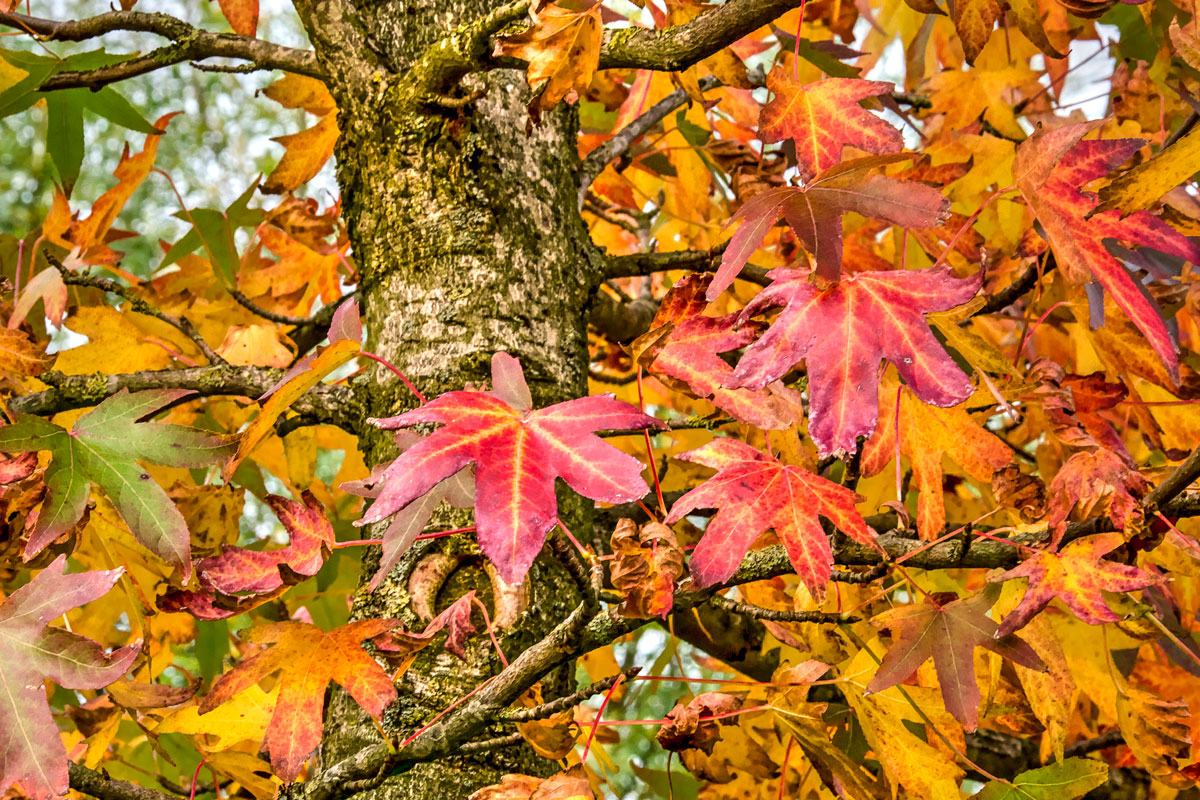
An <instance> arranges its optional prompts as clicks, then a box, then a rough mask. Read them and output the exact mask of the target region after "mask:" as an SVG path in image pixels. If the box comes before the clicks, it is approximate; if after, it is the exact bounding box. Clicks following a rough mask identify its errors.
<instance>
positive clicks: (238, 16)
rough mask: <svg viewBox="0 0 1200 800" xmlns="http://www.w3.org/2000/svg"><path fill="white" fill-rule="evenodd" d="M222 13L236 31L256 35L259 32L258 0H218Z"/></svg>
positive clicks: (245, 34) (246, 34)
mask: <svg viewBox="0 0 1200 800" xmlns="http://www.w3.org/2000/svg"><path fill="white" fill-rule="evenodd" d="M217 2H218V4H219V5H220V6H221V13H222V14H224V15H225V19H227V20H229V27H231V28H233V32H234V33H240V34H241V35H243V36H254V35H256V34H257V33H258V0H217Z"/></svg>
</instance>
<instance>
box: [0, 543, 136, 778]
mask: <svg viewBox="0 0 1200 800" xmlns="http://www.w3.org/2000/svg"><path fill="white" fill-rule="evenodd" d="M66 565H67V559H66V556H59V557H58V558H56V559H54V561H53V562H52V563H51V564H50V566H48V567H46V569H44V570H42V571H41V572H39V573H38V574H37V575H36V576H35V577H34V578H33V580H31V581H30V582H29V583H28V584H26V585H25V586H23V587H22V588H20V589H18V590H17V591H15V592H13V593H12V594H11V595H10V596H9V597H8V599H7V600H5V601H3V603H2V604H0V685H3V686H4V688H5V691H4V692H3V693H0V732H2V733H0V792H6V791H8V790H9V789H10V788H11V787H12V785H13V783H15V782H19V783H20V784H21V789H23V790H24V794H25V795H26V796H28V797H31V798H33V800H50V798H53V797H58V796H60V795H63V794H66V792H67V752H66V749H65V748H64V747H63V742H62V739H61V738H60V736H59V732H58V726H57V725H56V724H55V722H54V718H53V717H52V716H51V714H50V706H49V705H48V704H47V703H46V693H45V691H44V690H43V688H42V681H43V680H45V679H47V678H49V679H50V680H52V681H54V682H55V683H57V684H58V685H59V686H62V687H63V688H65V689H99V688H100V687H102V686H107V685H108V684H110V683H112V682H113V681H115V680H117V679H118V678H120V677H121V676H122V675H124V674H125V672H126V671H127V670H128V669H129V667H130V665H131V664H132V663H133V660H134V659H135V658H136V657H137V654H138V650H139V649H140V643H138V644H132V645H129V646H128V647H123V648H121V649H120V650H117V651H116V652H114V653H111V654H109V655H106V654H105V652H104V648H103V647H101V646H100V645H99V644H97V643H96V642H94V641H92V640H91V639H88V638H86V637H83V636H79V635H78V634H74V633H71V632H70V631H67V630H65V629H63V628H54V627H47V626H48V624H49V623H50V622H51V621H52V620H53V619H55V618H56V617H59V616H61V615H62V614H64V613H66V612H67V611H69V610H71V609H73V608H77V607H79V606H81V605H83V604H84V603H88V602H91V601H93V600H96V599H97V598H99V597H100V596H101V595H103V594H104V593H105V592H107V591H108V590H109V589H111V588H112V587H113V585H114V584H115V583H116V582H117V579H118V578H119V577H120V576H121V570H119V569H117V570H109V571H103V572H84V573H80V574H76V575H66V574H64V572H65V570H66Z"/></svg>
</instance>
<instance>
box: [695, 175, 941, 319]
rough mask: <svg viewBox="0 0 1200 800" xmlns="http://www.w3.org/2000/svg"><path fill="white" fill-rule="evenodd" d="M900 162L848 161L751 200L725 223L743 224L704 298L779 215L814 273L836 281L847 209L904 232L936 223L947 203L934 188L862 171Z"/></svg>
mask: <svg viewBox="0 0 1200 800" xmlns="http://www.w3.org/2000/svg"><path fill="white" fill-rule="evenodd" d="M904 158H905V156H896V157H893V158H879V157H872V158H864V159H859V160H857V161H848V162H846V163H845V164H841V165H839V166H837V167H834V168H833V169H830V170H828V171H826V172H823V173H822V174H821V175H819V176H818V177H817V178H816V179H814V180H812V181H810V182H809V184H808V185H807V186H805V187H803V188H800V187H796V186H782V187H780V188H778V189H769V190H767V191H765V192H762V193H760V194H757V195H755V196H754V197H752V198H751V199H750V200H748V201H747V202H746V203H745V204H744V205H743V206H742V207H741V208H740V209H738V212H737V214H735V215H734V216H733V219H731V220H730V224H731V225H732V224H733V223H734V222H737V221H738V220H741V221H742V225H741V227H740V228H738V229H737V231H736V232H734V234H733V236H732V237H731V238H730V240H729V246H728V247H727V248H726V249H725V254H724V255H723V256H722V257H721V266H720V268H719V269H718V270H717V277H716V278H715V279H714V280H713V282H712V285H711V286H709V287H708V295H707V297H708V299H709V300H715V299H716V298H717V297H718V296H719V295H720V294H721V292H723V291H725V290H726V289H727V288H729V284H731V283H733V279H734V278H736V277H737V276H738V273H740V272H741V271H742V267H744V266H745V265H746V262H747V261H749V260H750V256H751V255H753V254H754V251H755V250H757V249H758V246H759V245H760V244H762V240H763V238H764V237H765V236H766V235H767V231H768V230H770V229H771V227H772V226H773V225H774V224H775V223H776V222H778V221H779V218H780V217H782V218H784V219H786V220H787V222H788V224H789V225H791V226H792V229H793V230H794V231H795V232H796V236H797V237H798V238H799V239H800V242H801V243H802V244H803V245H804V247H805V248H806V249H807V250H808V252H809V253H811V254H812V256H813V258H814V259H815V260H816V263H817V274H819V275H820V276H821V277H823V278H825V279H826V280H830V281H835V280H837V279H838V276H839V275H840V274H841V270H842V215H843V214H845V213H846V212H847V211H856V212H858V213H859V214H862V215H863V216H864V217H871V218H872V219H881V220H884V221H885V222H890V223H892V224H893V225H900V226H902V227H905V228H932V227H935V226H937V225H940V224H941V223H942V222H943V221H944V220H945V219H946V217H947V216H948V214H949V212H950V201H949V200H948V199H947V198H946V197H944V196H943V195H942V193H941V192H940V191H939V190H938V189H935V188H933V187H932V186H926V185H925V184H923V183H916V182H914V181H900V180H896V179H895V178H889V177H887V176H886V175H876V174H872V173H869V172H865V170H866V169H869V168H871V167H874V166H879V165H880V164H881V163H887V162H889V161H894V160H897V159H900V160H903V159H904Z"/></svg>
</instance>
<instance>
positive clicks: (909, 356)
mask: <svg viewBox="0 0 1200 800" xmlns="http://www.w3.org/2000/svg"><path fill="white" fill-rule="evenodd" d="M771 275H772V279H773V283H772V284H771V285H770V286H768V287H767V288H766V289H763V290H762V291H761V292H759V293H758V295H757V296H756V297H755V298H754V299H753V300H752V301H750V303H749V305H747V306H746V307H745V308H744V309H742V312H741V316H740V317H739V321H742V322H744V321H746V320H749V319H750V318H751V317H753V316H754V315H755V314H759V313H761V312H763V311H765V310H767V309H769V308H773V307H776V306H783V310H782V311H781V312H780V314H779V318H778V319H777V320H776V321H775V323H774V324H773V325H772V326H771V327H770V328H769V329H768V330H767V332H766V333H765V334H763V336H762V338H761V339H759V340H758V341H757V342H755V343H754V344H753V345H751V346H750V347H748V348H747V349H746V354H745V355H744V356H742V360H741V361H740V362H739V363H738V365H737V368H736V369H735V370H734V371H733V375H732V376H731V377H730V378H729V379H728V380H727V381H726V382H725V385H726V386H727V387H729V388H738V387H742V386H745V387H749V388H751V389H757V388H761V387H763V386H765V385H766V384H768V383H770V382H771V381H775V380H778V379H779V378H780V377H782V376H783V375H784V374H785V373H786V372H788V371H789V370H790V369H791V368H792V367H793V366H795V365H796V364H798V363H799V362H800V361H802V360H803V361H805V364H806V368H807V371H808V391H809V425H808V428H809V434H810V435H811V436H812V439H813V441H814V442H816V443H817V447H818V449H819V450H820V452H821V454H822V455H825V454H828V453H838V452H853V451H854V449H855V440H856V439H857V438H858V437H859V436H870V435H871V432H872V431H874V430H875V421H876V416H877V414H878V406H879V400H878V389H879V378H878V372H879V362H880V361H882V360H884V359H886V360H887V361H890V362H891V363H892V364H893V365H894V366H895V367H896V370H897V372H899V373H900V377H901V378H903V379H904V382H905V383H906V384H908V386H909V388H910V389H911V390H912V391H913V393H914V394H915V395H916V396H917V397H918V398H920V399H921V400H922V401H924V402H926V403H932V404H933V405H936V406H943V407H945V406H953V405H956V404H958V403H961V402H962V401H963V400H966V399H967V398H968V397H969V396H970V395H971V392H972V385H971V380H970V378H968V377H967V376H966V374H965V373H964V372H963V371H962V370H961V369H959V368H958V365H956V364H955V363H954V360H953V359H952V358H950V356H949V355H948V354H947V353H946V351H945V350H944V349H943V348H942V346H941V344H939V343H938V341H937V339H936V338H934V335H933V332H932V331H931V330H930V329H929V325H928V324H926V322H925V319H924V318H923V316H922V315H923V314H924V313H927V312H930V311H944V310H946V309H948V308H952V307H954V306H956V305H960V304H962V303H965V302H967V301H968V300H970V299H971V298H972V297H974V296H975V292H976V291H977V290H978V289H979V282H980V276H979V275H976V276H974V277H971V278H956V277H954V275H953V274H952V272H951V270H950V269H949V267H940V268H934V269H927V270H909V271H904V270H900V271H893V272H860V273H858V274H856V275H852V276H850V277H849V278H846V279H845V280H843V281H841V282H839V283H835V284H833V285H831V286H828V287H827V288H824V289H820V288H818V287H817V286H815V285H814V284H813V283H812V281H811V280H810V276H809V273H807V272H803V271H800V270H792V269H776V270H774V271H773V272H772V273H771Z"/></svg>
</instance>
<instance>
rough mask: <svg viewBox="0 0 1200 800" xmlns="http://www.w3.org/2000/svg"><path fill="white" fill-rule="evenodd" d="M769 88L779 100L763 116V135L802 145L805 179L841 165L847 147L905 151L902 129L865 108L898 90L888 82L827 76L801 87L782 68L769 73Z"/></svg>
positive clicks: (788, 70)
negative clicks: (865, 104) (873, 99)
mask: <svg viewBox="0 0 1200 800" xmlns="http://www.w3.org/2000/svg"><path fill="white" fill-rule="evenodd" d="M767 88H768V89H770V90H771V93H772V94H773V95H774V98H773V99H772V100H771V102H769V103H767V105H766V106H765V107H764V108H763V110H762V114H760V115H759V118H758V135H759V137H760V138H761V139H762V140H763V141H764V142H768V143H770V142H781V141H783V140H784V139H791V140H792V141H794V142H795V143H796V160H797V161H798V162H799V164H798V169H799V170H800V179H801V180H804V181H808V180H809V179H811V178H812V177H814V176H816V175H819V174H820V173H822V172H824V171H825V170H827V169H829V168H830V167H832V166H834V165H835V164H837V163H838V162H839V161H841V160H842V148H843V147H846V146H850V147H857V148H858V149H860V150H865V151H867V152H869V153H876V154H879V155H883V154H886V153H898V152H900V151H901V150H903V149H904V139H903V137H901V136H900V131H899V130H897V129H896V128H895V127H894V126H893V125H891V124H889V123H888V122H885V121H884V120H883V119H882V118H880V117H878V116H876V115H875V114H872V113H871V112H870V111H867V110H866V109H864V108H863V107H862V106H860V105H859V102H860V101H862V100H865V99H866V98H868V97H878V96H879V95H881V94H888V93H889V92H891V91H892V90H893V89H894V88H895V87H894V86H893V85H892V84H890V83H887V82H886V81H864V80H858V79H856V78H826V79H825V80H822V81H817V82H815V83H810V84H807V85H805V86H801V85H800V84H799V82H798V81H797V80H796V79H795V77H794V76H793V75H792V69H791V67H786V66H779V67H776V68H775V69H773V70H771V72H770V73H769V74H768V75H767Z"/></svg>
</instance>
